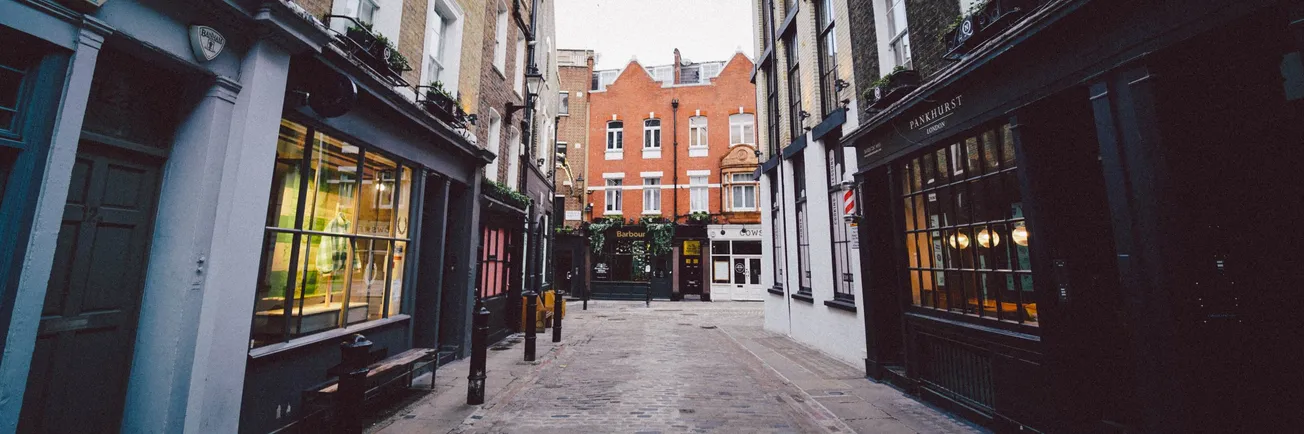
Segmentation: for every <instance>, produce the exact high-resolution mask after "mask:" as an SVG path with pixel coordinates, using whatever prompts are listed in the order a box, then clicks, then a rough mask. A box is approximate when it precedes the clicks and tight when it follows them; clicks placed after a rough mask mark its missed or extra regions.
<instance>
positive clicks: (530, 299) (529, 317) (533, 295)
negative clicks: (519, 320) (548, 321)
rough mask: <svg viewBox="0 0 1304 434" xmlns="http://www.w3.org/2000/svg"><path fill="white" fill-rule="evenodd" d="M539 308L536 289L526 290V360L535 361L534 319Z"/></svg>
mask: <svg viewBox="0 0 1304 434" xmlns="http://www.w3.org/2000/svg"><path fill="white" fill-rule="evenodd" d="M538 310H539V294H538V293H537V292H534V291H526V292H525V361H527V362H533V361H534V340H535V336H534V335H535V330H534V321H535V319H536V316H535V315H536V314H537V313H538Z"/></svg>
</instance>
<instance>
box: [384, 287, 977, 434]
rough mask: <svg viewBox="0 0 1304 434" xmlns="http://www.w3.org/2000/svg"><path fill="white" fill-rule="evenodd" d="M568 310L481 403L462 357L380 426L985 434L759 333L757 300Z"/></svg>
mask: <svg viewBox="0 0 1304 434" xmlns="http://www.w3.org/2000/svg"><path fill="white" fill-rule="evenodd" d="M568 307H569V313H570V316H569V317H568V318H567V319H566V320H565V321H564V323H563V331H564V332H565V333H564V334H565V335H566V339H565V340H564V342H563V343H562V344H560V345H553V344H551V343H548V342H547V341H548V340H549V336H550V335H548V334H540V335H539V343H540V347H539V351H540V357H539V361H538V362H536V363H533V364H529V363H524V362H519V360H520V355H521V348H520V345H519V344H518V345H514V346H513V347H512V348H510V349H509V350H504V351H491V352H490V353H491V354H490V358H491V362H490V370H491V372H490V381H491V383H492V382H494V381H498V382H507V383H508V384H501V385H494V384H491V388H493V387H495V386H501V387H498V388H496V389H494V390H491V391H490V396H489V399H488V401H486V403H485V405H483V406H481V407H480V408H478V409H477V408H475V407H469V406H465V405H464V404H453V402H455V401H454V400H455V399H457V398H458V397H464V396H465V395H464V393H465V384H466V380H465V368H464V367H462V369H460V370H459V369H457V368H458V367H460V366H457V365H459V364H465V361H459V362H457V363H454V364H451V365H449V366H446V367H444V368H441V370H440V372H439V374H438V379H437V383H439V386H438V387H437V391H436V392H435V393H432V394H431V395H429V396H427V397H425V398H423V399H422V400H421V401H418V402H416V403H415V404H413V405H411V406H409V407H408V408H407V409H404V410H402V411H400V412H399V413H398V414H396V415H395V416H394V417H392V418H391V419H390V420H388V421H385V422H382V423H380V424H378V425H377V426H376V427H374V428H375V429H374V430H373V431H375V432H382V433H408V432H414V433H415V432H459V433H460V432H475V433H479V432H495V433H496V432H507V433H562V432H636V433H637V432H876V433H877V432H884V433H915V432H927V433H944V432H947V433H949V432H981V431H979V430H977V429H975V428H973V427H972V426H970V425H968V424H965V423H964V422H961V421H959V420H958V419H956V418H954V417H953V416H951V415H948V414H944V413H941V412H938V411H937V410H934V409H932V408H930V407H927V406H925V405H923V404H920V403H919V402H917V401H915V400H913V399H911V398H909V397H906V396H904V395H903V394H902V393H901V392H899V391H897V390H895V389H892V388H890V387H888V386H886V385H881V384H875V383H873V382H871V381H869V380H865V379H863V378H862V377H863V375H862V374H861V372H860V370H858V369H856V368H855V367H853V366H850V365H847V364H845V363H842V362H839V361H836V360H834V359H831V358H828V357H827V356H824V355H821V354H819V353H818V352H816V351H815V350H812V349H810V348H807V347H804V346H802V345H800V344H797V343H796V342H793V341H791V340H789V339H787V338H786V337H783V336H780V335H777V334H774V333H769V332H765V331H763V330H762V328H761V321H762V315H761V308H762V305H761V304H759V303H693V302H682V303H664V302H662V303H654V304H653V305H652V307H651V308H648V307H645V306H644V305H643V303H636V302H613V301H599V302H593V303H591V304H590V306H589V310H588V311H582V310H580V309H579V307H580V306H579V303H572V304H571V305H570V306H568ZM504 358H513V359H514V362H515V364H504V360H502V359H504ZM495 362H497V365H499V366H501V367H499V368H497V369H498V370H499V371H500V372H498V373H497V374H498V375H495V372H494V370H495ZM503 369H508V370H511V371H512V372H511V373H510V375H508V376H504V375H502V374H503V373H502V372H501V370H503ZM495 390H496V393H495ZM462 399H464V398H462ZM440 401H442V402H443V403H442V404H440V403H439V402H440ZM463 415H465V417H462V416H463Z"/></svg>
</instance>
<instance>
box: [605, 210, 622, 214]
mask: <svg viewBox="0 0 1304 434" xmlns="http://www.w3.org/2000/svg"><path fill="white" fill-rule="evenodd" d="M622 214H624V213H622V212H621V211H620V210H615V211H607V212H605V213H602V215H622Z"/></svg>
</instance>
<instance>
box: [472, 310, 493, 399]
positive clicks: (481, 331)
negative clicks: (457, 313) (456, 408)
mask: <svg viewBox="0 0 1304 434" xmlns="http://www.w3.org/2000/svg"><path fill="white" fill-rule="evenodd" d="M475 306H476V309H475V314H474V315H473V317H474V319H472V320H471V323H472V324H473V326H472V331H471V373H470V374H469V375H467V376H466V379H467V384H466V405H480V404H484V380H485V377H486V375H485V357H486V355H487V354H488V350H489V348H487V347H488V346H489V342H488V341H489V309H485V307H484V305H483V304H481V303H480V300H478V299H477V300H476V301H475Z"/></svg>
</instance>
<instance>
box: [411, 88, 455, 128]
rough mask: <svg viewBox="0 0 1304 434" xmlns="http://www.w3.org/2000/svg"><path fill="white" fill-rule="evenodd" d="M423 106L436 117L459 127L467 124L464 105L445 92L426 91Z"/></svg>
mask: <svg viewBox="0 0 1304 434" xmlns="http://www.w3.org/2000/svg"><path fill="white" fill-rule="evenodd" d="M421 107H422V108H424V109H426V112H428V113H430V114H431V115H434V116H435V118H436V119H439V120H441V121H444V122H447V123H449V124H453V125H454V126H457V127H464V126H465V123H466V112H465V111H463V110H462V105H461V104H458V102H457V100H455V99H453V98H451V97H449V96H448V95H447V94H445V93H443V92H435V91H426V96H425V99H423V100H422V101H421Z"/></svg>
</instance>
